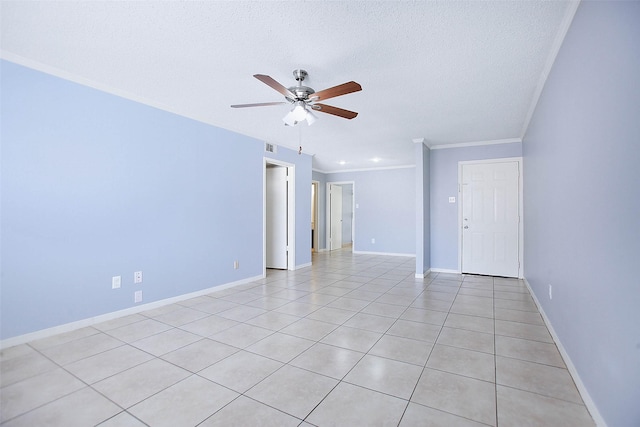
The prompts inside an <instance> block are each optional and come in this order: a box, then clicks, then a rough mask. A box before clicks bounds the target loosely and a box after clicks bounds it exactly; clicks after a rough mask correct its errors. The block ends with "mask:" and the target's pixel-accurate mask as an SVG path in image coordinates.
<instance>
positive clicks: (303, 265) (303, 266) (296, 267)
mask: <svg viewBox="0 0 640 427" xmlns="http://www.w3.org/2000/svg"><path fill="white" fill-rule="evenodd" d="M312 265H313V264H312V263H310V262H307V263H306V264H300V265H296V266H295V268H294V270H301V269H303V268H307V267H311V266H312Z"/></svg>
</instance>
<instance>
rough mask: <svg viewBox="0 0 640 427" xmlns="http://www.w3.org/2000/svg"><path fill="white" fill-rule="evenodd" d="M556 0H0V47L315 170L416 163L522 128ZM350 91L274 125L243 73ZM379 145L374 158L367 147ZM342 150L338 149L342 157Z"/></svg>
mask: <svg viewBox="0 0 640 427" xmlns="http://www.w3.org/2000/svg"><path fill="white" fill-rule="evenodd" d="M575 9H576V3H575V2H562V1H437V2H436V1H381V2H373V1H284V2H271V1H264V2H260V1H256V2H253V1H251V2H250V1H208V2H159V1H147V2H128V1H125V2H88V1H84V2H24V1H20V2H10V1H2V3H1V10H0V13H1V14H2V21H1V28H2V30H1V31H2V34H1V37H2V38H1V48H2V52H1V55H2V57H3V58H5V59H8V60H11V61H14V62H18V63H22V64H24V65H27V66H30V67H33V68H36V69H40V70H42V71H46V72H50V73H52V74H56V75H59V76H61V77H64V78H68V79H71V80H74V81H77V82H80V83H83V84H87V85H90V86H93V87H96V88H99V89H102V90H105V91H108V92H111V93H115V94H117V95H121V96H124V97H127V98H130V99H134V100H137V101H140V102H144V103H146V104H149V105H153V106H155V107H158V108H162V109H164V110H168V111H172V112H175V113H177V114H180V115H183V116H187V117H190V118H193V119H196V120H200V121H203V122H206V123H210V124H212V125H215V126H219V127H222V128H226V129H230V130H233V131H237V132H239V133H242V134H245V135H249V136H252V137H255V138H258V139H260V140H264V141H268V142H271V143H274V144H277V145H283V146H287V147H292V148H297V147H298V144H299V141H302V146H303V150H304V152H306V153H309V154H314V155H315V156H314V161H313V167H314V169H316V170H321V171H325V172H327V171H338V170H353V169H366V168H374V167H393V166H403V165H412V164H414V148H413V145H414V143H413V142H412V141H413V140H414V139H417V138H424V139H425V142H426V144H427V145H429V146H431V147H439V146H445V145H451V144H458V145H460V144H463V145H464V144H475V143H486V142H507V141H513V140H521V138H522V137H523V135H524V132H525V131H526V127H527V125H528V120H529V117H530V115H531V113H532V109H533V107H534V106H535V103H536V101H537V98H538V95H539V92H540V90H541V87H542V85H543V84H544V81H545V79H546V75H547V73H548V71H549V68H550V67H551V65H552V62H553V60H554V58H555V54H556V53H557V50H558V48H559V46H560V44H561V42H562V39H563V38H564V35H565V33H566V30H567V28H568V25H569V24H570V22H571V19H572V18H573V14H574V13H575ZM296 68H303V69H305V70H307V71H308V72H309V77H308V79H307V80H305V84H306V85H308V86H311V87H312V88H314V89H315V90H316V91H318V90H321V89H325V88H327V87H331V86H335V85H338V84H341V83H344V82H347V81H350V80H355V81H356V82H358V83H360V84H361V85H362V88H363V90H362V91H361V92H357V93H353V94H349V95H344V96H341V97H337V98H333V99H330V100H327V101H326V103H327V104H330V105H334V106H336V107H341V108H344V109H348V110H354V111H357V112H358V113H359V115H358V117H356V118H355V119H353V120H346V119H342V118H339V117H335V116H331V115H327V114H321V113H318V114H317V115H318V116H319V120H318V121H317V122H316V123H315V124H314V125H312V126H307V125H306V123H301V124H299V125H297V126H296V127H293V128H291V127H286V126H284V125H283V122H282V120H281V119H282V117H283V116H284V115H285V114H286V112H287V111H288V109H289V108H288V106H287V105H280V106H271V107H257V108H245V109H232V108H230V107H229V106H230V105H231V104H243V103H253V102H270V101H281V100H283V97H282V96H281V95H280V94H279V93H278V92H276V91H275V90H273V89H271V88H270V87H268V86H266V85H265V84H263V83H261V82H260V81H258V80H257V79H255V78H253V77H252V75H253V74H257V73H259V74H267V75H270V76H271V77H273V78H274V79H276V80H277V81H279V82H280V83H282V84H283V85H284V86H287V87H288V86H293V85H294V84H295V80H294V79H293V75H292V71H293V70H294V69H296ZM374 158H377V159H379V161H378V162H374V161H373V160H372V159H374ZM340 161H344V162H346V163H345V164H344V165H341V164H339V162H340Z"/></svg>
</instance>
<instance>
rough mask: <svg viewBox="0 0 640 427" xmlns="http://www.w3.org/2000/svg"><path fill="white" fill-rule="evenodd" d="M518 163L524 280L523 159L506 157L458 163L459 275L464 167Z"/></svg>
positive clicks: (520, 257)
mask: <svg viewBox="0 0 640 427" xmlns="http://www.w3.org/2000/svg"><path fill="white" fill-rule="evenodd" d="M509 162H517V163H518V171H519V173H518V216H519V218H520V221H519V222H518V278H519V279H523V278H524V252H523V251H524V215H523V212H524V210H523V195H522V190H523V188H524V187H523V186H522V177H523V175H524V174H523V171H522V163H523V162H522V157H505V158H500V159H485V160H465V161H459V162H458V273H460V274H462V227H463V226H464V224H463V219H462V166H463V165H474V164H475V165H479V164H487V163H509Z"/></svg>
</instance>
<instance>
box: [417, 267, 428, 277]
mask: <svg viewBox="0 0 640 427" xmlns="http://www.w3.org/2000/svg"><path fill="white" fill-rule="evenodd" d="M429 274H431V269H428V270H427V271H425V272H424V273H422V274H420V273H416V279H424V278H425V277H427V276H428V275H429Z"/></svg>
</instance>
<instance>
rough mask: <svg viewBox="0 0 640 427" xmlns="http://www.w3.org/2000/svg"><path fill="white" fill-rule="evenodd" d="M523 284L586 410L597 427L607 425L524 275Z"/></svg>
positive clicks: (605, 426)
mask: <svg viewBox="0 0 640 427" xmlns="http://www.w3.org/2000/svg"><path fill="white" fill-rule="evenodd" d="M524 284H525V285H526V286H527V289H529V293H530V294H531V297H532V298H533V301H534V302H535V303H536V306H537V307H538V311H539V312H540V315H542V320H544V323H545V325H546V326H547V329H548V330H549V333H550V334H551V338H553V341H554V342H555V344H556V347H558V350H559V351H560V355H561V356H562V360H564V364H565V365H567V369H568V370H569V373H570V374H571V378H573V382H574V383H575V384H576V388H577V389H578V392H579V393H580V396H581V397H582V401H583V402H584V405H585V406H586V407H587V410H588V411H589V413H590V414H591V417H592V418H593V421H595V423H596V425H597V426H598V427H607V423H606V422H605V421H604V418H602V415H601V414H600V411H598V407H597V406H596V404H595V402H594V401H593V399H592V398H591V395H590V394H589V391H588V390H587V388H586V387H585V385H584V383H583V382H582V379H581V378H580V375H579V374H578V370H577V369H576V367H575V365H574V364H573V362H572V361H571V358H570V357H569V354H568V353H567V350H565V348H564V346H563V345H562V342H561V341H560V338H559V337H558V334H556V331H555V329H553V325H552V324H551V321H550V320H549V318H548V317H547V314H546V313H545V312H544V308H542V305H541V304H540V301H539V300H538V297H537V296H536V294H535V293H534V292H533V289H532V288H531V284H529V281H528V280H527V279H526V277H525V278H524Z"/></svg>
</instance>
